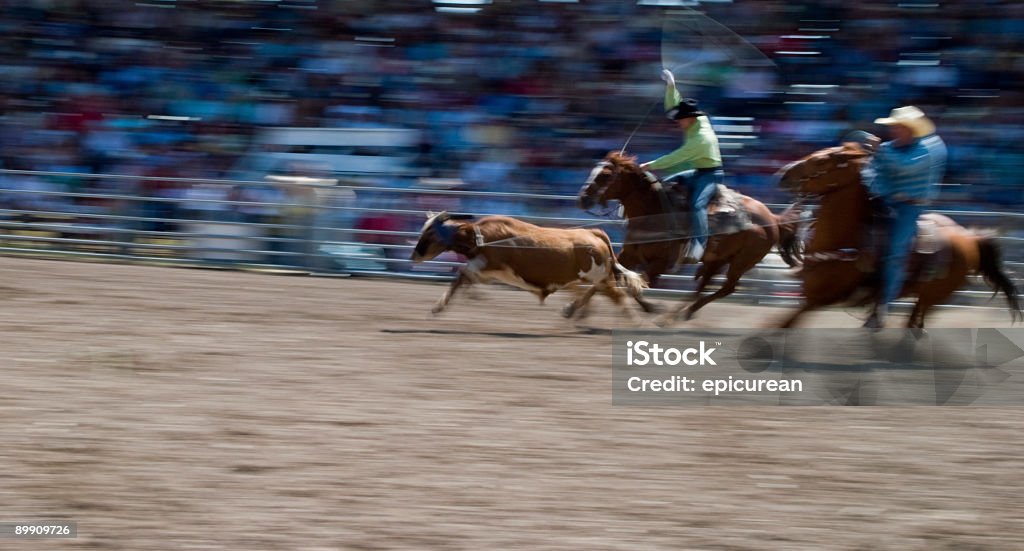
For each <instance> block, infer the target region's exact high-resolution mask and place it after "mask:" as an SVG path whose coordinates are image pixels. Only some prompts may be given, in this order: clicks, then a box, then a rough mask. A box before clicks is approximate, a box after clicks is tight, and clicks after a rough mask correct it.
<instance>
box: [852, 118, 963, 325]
mask: <svg viewBox="0 0 1024 551" xmlns="http://www.w3.org/2000/svg"><path fill="white" fill-rule="evenodd" d="M875 124H882V125H885V126H887V127H889V133H890V134H891V136H892V140H890V141H888V142H885V143H883V144H882V145H881V146H879V148H878V152H877V153H876V154H875V156H874V158H873V159H872V161H871V164H870V165H869V166H868V168H867V169H866V170H865V174H864V182H865V183H866V184H867V185H868V186H869V188H870V190H871V192H872V193H873V194H874V195H876V196H877V197H880V198H881V200H882V201H883V202H884V203H885V205H886V206H887V207H889V209H890V212H891V213H893V215H894V216H893V219H892V221H891V222H890V225H889V232H888V234H889V235H888V237H889V239H888V249H887V250H886V254H885V258H884V260H883V263H882V281H881V296H880V297H879V300H878V303H877V305H876V307H875V310H874V312H872V314H871V316H870V317H869V318H868V320H867V322H866V323H865V324H864V325H865V327H883V326H884V325H885V316H886V314H887V313H888V307H889V304H890V303H891V302H892V301H894V300H896V298H897V297H898V296H899V294H900V291H901V290H902V289H903V283H904V280H905V279H906V270H907V259H908V257H909V256H910V247H911V245H912V244H913V241H914V235H915V233H916V231H917V219H918V217H919V216H921V214H922V213H923V212H924V210H925V208H926V207H927V206H928V205H929V204H930V203H931V202H932V201H933V200H934V199H935V197H936V195H938V192H939V188H938V184H939V182H940V181H941V180H942V176H943V173H944V172H945V170H946V144H945V143H944V142H943V141H942V138H940V137H939V136H938V135H937V134H936V133H935V124H934V123H933V122H932V121H931V120H929V119H928V117H926V116H925V114H924V113H923V112H922V111H921V110H920V109H918V108H917V107H914V106H913V105H908V106H906V107H898V108H896V109H893V110H892V112H891V113H890V114H889V116H888V117H885V118H880V119H876V120H875Z"/></svg>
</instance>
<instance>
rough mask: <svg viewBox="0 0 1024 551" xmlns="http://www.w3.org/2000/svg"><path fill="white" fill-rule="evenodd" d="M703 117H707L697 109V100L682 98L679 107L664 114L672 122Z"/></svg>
mask: <svg viewBox="0 0 1024 551" xmlns="http://www.w3.org/2000/svg"><path fill="white" fill-rule="evenodd" d="M703 115H707V113H705V112H703V111H701V110H700V109H697V100H695V99H693V98H684V99H683V100H682V101H680V102H679V105H677V106H675V107H673V108H672V109H669V110H668V111H666V112H665V116H666V117H668V118H669V119H670V120H674V121H677V120H679V119H686V118H690V117H700V116H703Z"/></svg>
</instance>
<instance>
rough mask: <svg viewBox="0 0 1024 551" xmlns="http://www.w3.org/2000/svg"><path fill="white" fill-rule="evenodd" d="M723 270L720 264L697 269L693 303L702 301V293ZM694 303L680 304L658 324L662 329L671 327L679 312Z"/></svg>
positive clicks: (660, 319)
mask: <svg viewBox="0 0 1024 551" xmlns="http://www.w3.org/2000/svg"><path fill="white" fill-rule="evenodd" d="M721 268H722V264H720V263H710V264H701V266H700V268H698V269H697V274H696V276H695V277H696V279H697V287H696V289H694V293H693V301H694V302H693V303H696V302H697V301H699V300H700V298H701V296H700V295H701V293H703V292H704V289H705V288H706V287H707V286H708V283H710V282H711V279H712V278H713V277H715V275H717V274H718V270H720V269H721ZM693 303H688V302H680V303H679V304H678V305H677V306H676V307H675V308H673V309H672V311H671V312H668V313H667V314H665V315H664V316H662V317H661V318H659V319H658V321H657V324H658V325H660V326H662V327H665V326H667V325H671V324H672V323H673V322H674V321H675V320H676V318H678V317H679V312H682V311H683V309H684V308H686V307H687V306H689V305H691V304H693ZM690 317H692V316H688V317H687V318H686V319H690Z"/></svg>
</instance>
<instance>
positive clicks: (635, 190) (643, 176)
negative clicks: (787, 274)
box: [578, 151, 799, 323]
mask: <svg viewBox="0 0 1024 551" xmlns="http://www.w3.org/2000/svg"><path fill="white" fill-rule="evenodd" d="M741 198H742V201H741V202H742V207H743V208H744V209H745V210H746V211H747V212H748V213H749V215H750V220H751V224H749V225H748V226H747V227H744V228H742V229H738V231H736V232H734V233H728V234H723V235H712V236H710V237H709V239H708V243H707V247H706V248H705V252H704V256H703V258H702V259H701V261H702V265H701V267H700V268H698V270H697V273H696V275H695V276H694V279H696V280H697V288H696V293H695V295H694V301H693V302H692V303H691V304H690V305H689V307H687V305H686V304H685V303H684V304H680V305H679V306H678V307H677V308H676V309H675V310H673V311H672V312H670V313H669V314H667V315H666V317H665V318H663V319H662V320H661V322H662V323H668V322H671V321H672V320H674V319H675V318H676V316H678V314H679V312H680V311H682V310H683V309H684V308H686V314H685V319H687V320H688V319H690V318H692V317H693V315H694V314H695V313H696V312H697V310H700V309H701V308H702V307H704V306H705V305H706V304H707V303H709V302H711V301H713V300H716V299H719V298H722V297H724V296H728V295H729V294H731V293H732V292H733V291H735V290H736V285H737V283H738V282H739V280H740V277H742V276H743V274H745V273H746V272H747V271H748V270H750V269H751V268H753V267H754V265H756V264H757V263H758V262H760V261H761V259H762V258H764V256H765V255H766V254H768V252H769V251H770V250H771V249H772V247H773V246H775V245H780V247H779V249H780V253H781V254H782V256H783V259H784V260H785V261H786V263H787V264H789V265H790V266H795V265H796V264H797V259H796V258H795V257H794V255H793V252H794V250H795V249H796V247H795V242H796V241H797V240H796V237H795V230H796V227H797V221H798V219H799V210H798V209H797V208H790V209H788V210H787V211H786V212H784V213H783V214H780V215H775V214H773V213H772V212H771V211H770V210H769V209H768V207H766V206H765V205H764V204H763V203H761V202H760V201H758V200H756V199H753V198H751V197H747V196H745V195H743V196H741ZM578 199H579V206H580V207H581V208H582V209H584V210H588V209H590V208H592V207H593V206H594V205H595V204H600V205H601V206H603V207H607V203H608V201H610V200H616V201H618V202H619V204H621V205H622V208H623V211H624V214H625V217H626V219H627V224H626V240H625V243H624V245H623V246H622V251H621V252H620V253H619V256H618V258H619V262H620V263H621V264H622V265H623V266H625V267H627V268H629V269H631V270H635V271H639V272H641V273H643V274H644V275H645V276H646V277H647V281H648V282H649V284H650V286H652V287H653V286H654V285H655V284H657V282H658V278H659V277H660V276H661V275H662V274H665V273H666V272H668V271H670V270H671V269H673V268H674V267H675V264H676V262H677V260H678V259H679V254H680V252H681V250H682V246H683V245H684V244H685V242H686V240H687V239H688V238H689V233H690V222H689V213H686V212H680V211H677V210H675V209H673V208H672V207H671V206H670V201H669V199H668V198H667V195H666V193H665V191H664V189H663V188H662V184H661V182H659V181H658V180H657V179H656V178H654V177H653V176H651V175H649V174H648V173H646V172H645V171H644V170H643V169H642V168H640V165H638V164H637V163H636V158H635V157H629V156H626V155H622V154H620V153H618V152H615V151H613V152H611V153H609V154H608V155H607V156H606V157H605V158H604V160H603V161H601V163H599V164H598V165H597V166H596V167H595V168H594V170H593V172H592V173H591V175H590V178H589V179H588V180H587V183H586V184H584V185H583V188H582V189H580V193H579V197H578ZM726 265H728V266H729V268H728V271H727V272H726V281H725V283H724V284H723V285H722V287H721V288H719V289H718V290H717V291H715V292H714V293H712V294H710V295H707V296H703V297H702V296H701V294H702V293H703V292H704V288H705V287H707V285H708V283H709V282H710V281H711V279H712V278H713V277H715V275H717V274H718V273H719V272H720V271H721V270H722V268H724V267H725V266H726ZM637 301H638V302H640V304H641V306H642V307H643V308H644V310H645V311H648V312H651V311H653V309H654V308H653V307H652V306H651V305H650V304H648V303H646V302H645V301H643V300H641V299H640V298H637Z"/></svg>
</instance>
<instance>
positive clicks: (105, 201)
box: [0, 170, 1024, 306]
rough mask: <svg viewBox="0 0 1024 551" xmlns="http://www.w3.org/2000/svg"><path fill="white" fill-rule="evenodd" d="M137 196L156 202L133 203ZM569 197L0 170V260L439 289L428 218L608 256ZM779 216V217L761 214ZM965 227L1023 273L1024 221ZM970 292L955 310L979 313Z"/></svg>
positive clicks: (758, 291) (745, 284) (1006, 216)
mask: <svg viewBox="0 0 1024 551" xmlns="http://www.w3.org/2000/svg"><path fill="white" fill-rule="evenodd" d="M142 185H155V186H151V187H154V188H155V189H156V191H154V192H151V193H147V194H140V193H139V192H138V191H136V190H138V189H139V188H140V186H142ZM575 201H576V197H575V196H563V195H550V194H537V193H513V192H489V191H461V190H452V189H431V188H419V187H408V188H396V187H370V186H364V185H359V184H355V183H346V182H340V183H337V182H333V181H330V182H327V181H315V180H308V179H306V180H293V181H283V180H275V181H233V180H219V179H191V178H163V177H142V176H129V175H110V174H87V173H64V172H39V171H23V170H0V253H10V254H31V255H46V256H60V257H70V258H76V257H78V258H109V259H116V260H131V261H159V262H161V263H170V264H182V265H217V266H235V267H240V268H241V267H259V268H285V269H290V270H302V271H306V272H310V273H316V274H337V273H343V274H365V275H373V276H381V277H412V278H425V279H432V280H434V279H442V280H443V279H447V278H449V277H451V274H452V273H453V272H454V270H455V269H457V267H458V266H460V262H459V260H460V259H459V258H458V257H456V256H455V255H453V254H447V255H443V256H442V257H439V258H438V259H437V260H434V261H430V262H426V263H423V264H420V265H413V264H412V263H411V262H410V260H409V254H410V251H411V249H412V247H413V242H414V240H415V239H416V238H417V237H418V235H419V231H420V227H421V226H422V222H423V220H424V216H425V214H426V213H427V212H428V211H439V210H449V211H452V212H458V213H464V214H474V215H484V214H508V215H511V216H516V217H518V218H521V219H524V220H527V221H530V222H534V223H538V224H542V225H551V226H561V227H580V226H601V227H602V228H604V229H605V230H606V231H608V233H609V234H610V235H611V236H612V238H613V241H614V242H615V245H616V247H618V246H621V243H620V242H619V241H620V240H621V237H622V230H623V225H624V223H623V221H621V220H617V219H602V218H598V217H594V216H587V215H585V214H584V213H582V212H581V211H579V210H578V209H577V208H576V206H575ZM768 206H769V208H771V209H772V210H773V211H775V212H778V211H781V210H782V209H784V208H785V207H786V205H778V204H770V205H768ZM940 212H942V213H943V214H946V215H948V216H951V217H953V218H955V219H956V220H957V221H959V222H961V223H963V224H965V225H977V226H983V227H991V226H993V225H995V226H998V229H999V230H1000V231H1002V232H1003V235H1001V236H1000V237H999V238H1000V239H1001V242H1002V244H1003V246H1004V247H1003V248H1004V260H1005V262H1006V263H1007V264H1008V266H1010V268H1011V270H1016V269H1019V268H1021V267H1022V266H1024V214H1022V213H1009V212H997V211H951V210H945V211H940ZM693 269H694V268H693V267H692V266H689V267H684V268H683V271H682V272H681V273H677V274H670V275H667V276H665V277H664V279H663V281H664V283H663V284H661V286H662V287H663V288H662V289H658V290H653V291H652V292H653V293H654V294H664V295H675V294H678V293H682V292H687V291H689V290H690V289H692V276H693ZM787 269H788V267H787V266H785V265H784V264H783V263H782V261H781V260H780V259H779V258H778V257H777V256H776V255H774V254H771V255H769V256H768V257H766V258H765V260H764V261H762V262H761V264H759V265H758V266H757V267H756V268H755V269H754V270H752V272H751V273H750V274H748V275H747V276H746V277H745V278H744V279H743V280H742V281H741V288H740V291H739V292H738V293H736V298H737V299H741V300H752V301H756V302H769V303H777V302H789V301H793V300H795V299H797V298H798V296H799V287H800V286H799V283H798V282H797V281H795V280H793V279H791V278H788V277H787V276H786V270H787ZM989 294H990V292H989V291H987V290H986V289H985V288H984V287H982V286H980V285H972V286H971V287H970V288H968V289H965V290H962V291H960V292H958V293H957V295H956V300H955V305H959V306H980V305H983V304H985V299H987V297H988V296H989Z"/></svg>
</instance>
